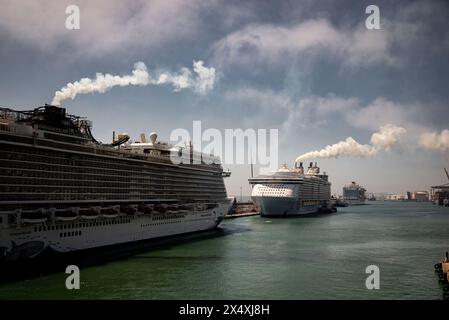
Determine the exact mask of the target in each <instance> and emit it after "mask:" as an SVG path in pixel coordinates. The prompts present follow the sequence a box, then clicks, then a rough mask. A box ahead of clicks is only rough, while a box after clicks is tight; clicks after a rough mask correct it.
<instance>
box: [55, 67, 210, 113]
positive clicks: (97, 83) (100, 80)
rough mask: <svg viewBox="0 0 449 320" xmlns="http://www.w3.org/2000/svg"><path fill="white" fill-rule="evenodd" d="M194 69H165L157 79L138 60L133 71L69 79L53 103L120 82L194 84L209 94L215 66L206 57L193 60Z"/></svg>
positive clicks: (183, 86) (176, 86)
mask: <svg viewBox="0 0 449 320" xmlns="http://www.w3.org/2000/svg"><path fill="white" fill-rule="evenodd" d="M193 71H194V73H195V75H192V72H191V71H190V70H189V69H187V68H182V69H181V71H180V72H179V73H177V74H171V73H169V72H164V73H161V74H159V75H158V76H157V78H156V79H153V78H152V77H151V76H150V74H149V72H148V69H147V67H146V65H145V63H143V62H137V63H135V64H134V70H133V71H132V74H131V75H125V76H117V75H111V74H102V73H97V74H96V77H95V79H90V78H82V79H81V80H79V81H75V82H73V83H68V84H67V85H66V86H65V87H63V88H62V89H61V90H59V91H56V92H55V95H54V97H53V101H52V102H51V104H52V105H55V106H59V105H61V104H62V103H63V102H64V101H65V100H67V99H75V97H76V96H77V95H78V94H86V93H93V92H99V93H104V92H106V91H108V90H110V89H111V88H113V87H116V86H120V87H126V86H147V85H161V84H171V85H172V86H173V88H174V91H181V90H182V89H187V88H191V89H193V90H194V91H195V92H197V93H199V94H206V93H207V92H209V91H210V90H212V89H213V87H214V83H215V68H207V67H205V66H204V62H203V61H193Z"/></svg>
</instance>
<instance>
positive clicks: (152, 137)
mask: <svg viewBox="0 0 449 320" xmlns="http://www.w3.org/2000/svg"><path fill="white" fill-rule="evenodd" d="M156 139H157V133H156V132H151V133H150V140H151V143H152V144H156Z"/></svg>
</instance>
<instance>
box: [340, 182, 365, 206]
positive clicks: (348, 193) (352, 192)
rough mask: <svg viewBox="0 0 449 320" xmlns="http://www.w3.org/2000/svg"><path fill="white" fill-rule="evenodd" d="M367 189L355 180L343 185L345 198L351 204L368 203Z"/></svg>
mask: <svg viewBox="0 0 449 320" xmlns="http://www.w3.org/2000/svg"><path fill="white" fill-rule="evenodd" d="M365 192H366V189H365V188H364V187H362V186H360V185H359V184H357V183H356V182H355V181H352V182H351V183H350V184H348V185H346V186H344V187H343V199H344V201H346V202H347V203H348V204H349V205H350V206H354V205H361V204H366V203H365V200H366V196H365Z"/></svg>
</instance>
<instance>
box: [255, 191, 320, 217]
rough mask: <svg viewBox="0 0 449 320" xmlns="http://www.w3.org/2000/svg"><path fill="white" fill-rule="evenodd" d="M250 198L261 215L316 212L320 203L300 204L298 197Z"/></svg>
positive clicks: (297, 214) (274, 215)
mask: <svg viewBox="0 0 449 320" xmlns="http://www.w3.org/2000/svg"><path fill="white" fill-rule="evenodd" d="M252 200H253V201H254V202H255V203H256V204H257V205H258V206H259V207H260V209H261V214H260V215H261V216H262V217H291V216H303V215H307V214H313V213H318V212H319V211H320V208H322V206H321V205H318V204H315V205H308V206H301V205H299V204H298V203H300V201H298V199H295V198H281V197H266V196H264V197H257V196H253V197H252Z"/></svg>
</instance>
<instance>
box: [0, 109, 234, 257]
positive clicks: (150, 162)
mask: <svg viewBox="0 0 449 320" xmlns="http://www.w3.org/2000/svg"><path fill="white" fill-rule="evenodd" d="M91 125H92V124H91V122H90V121H88V120H86V119H82V118H80V117H76V116H71V115H68V114H66V112H65V109H64V108H60V107H55V106H49V105H46V106H44V107H39V108H36V109H34V110H31V111H14V110H11V109H8V108H0V176H1V180H0V181H1V182H0V264H1V263H3V262H6V261H14V260H21V259H27V258H33V257H36V256H38V255H40V254H41V253H43V252H56V253H66V252H73V251H80V250H84V249H91V248H98V247H103V246H110V245H115V244H122V243H127V242H134V241H139V240H147V239H153V238H159V237H165V236H171V235H177V234H183V233H189V232H195V231H202V230H208V229H211V228H214V227H216V226H217V225H218V224H219V223H220V222H221V221H222V219H223V218H224V215H225V213H226V212H227V211H228V208H229V206H230V201H229V199H228V198H227V194H226V189H225V185H224V181H223V178H224V177H225V176H229V173H224V172H223V169H222V166H221V164H220V160H219V159H218V158H215V157H213V156H211V155H205V154H202V153H199V152H195V151H193V148H192V147H191V146H189V147H177V146H173V145H169V144H167V143H162V142H159V141H157V140H156V139H157V135H156V134H155V133H153V134H151V135H150V139H151V142H147V141H146V139H145V135H142V137H141V141H140V142H134V143H131V142H130V141H129V136H127V135H126V134H122V135H119V136H118V139H117V140H114V141H113V143H112V144H109V145H105V144H101V143H99V142H97V141H96V140H95V139H94V138H93V137H92V134H91ZM172 152H175V153H178V154H181V155H182V157H184V158H185V159H184V160H183V161H182V163H180V164H174V163H173V162H172V161H171V157H170V155H171V154H172ZM184 155H187V156H184ZM206 158H207V159H206ZM192 159H196V160H199V161H195V162H194V161H191V160H192ZM205 160H207V161H205Z"/></svg>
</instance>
